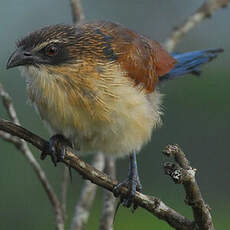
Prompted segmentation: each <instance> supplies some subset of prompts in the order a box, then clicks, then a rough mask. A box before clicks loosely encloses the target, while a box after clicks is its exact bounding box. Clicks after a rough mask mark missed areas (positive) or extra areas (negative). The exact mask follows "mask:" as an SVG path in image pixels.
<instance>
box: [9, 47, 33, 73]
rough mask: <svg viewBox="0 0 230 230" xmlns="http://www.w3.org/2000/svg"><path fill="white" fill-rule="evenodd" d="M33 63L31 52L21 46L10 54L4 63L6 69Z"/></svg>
mask: <svg viewBox="0 0 230 230" xmlns="http://www.w3.org/2000/svg"><path fill="white" fill-rule="evenodd" d="M33 63H34V57H33V55H32V54H31V52H29V51H24V50H22V49H21V48H19V49H17V50H16V51H15V52H14V53H12V55H11V56H10V58H9V60H8V62H7V65H6V69H10V68H13V67H16V66H21V65H31V64H33Z"/></svg>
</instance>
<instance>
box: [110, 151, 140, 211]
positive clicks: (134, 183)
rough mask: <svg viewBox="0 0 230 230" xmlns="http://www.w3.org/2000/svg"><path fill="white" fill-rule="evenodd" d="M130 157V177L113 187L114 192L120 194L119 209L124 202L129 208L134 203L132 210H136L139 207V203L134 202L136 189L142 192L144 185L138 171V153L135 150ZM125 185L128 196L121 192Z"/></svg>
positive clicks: (116, 195) (115, 194)
mask: <svg viewBox="0 0 230 230" xmlns="http://www.w3.org/2000/svg"><path fill="white" fill-rule="evenodd" d="M129 159H130V163H129V172H128V178H127V179H126V180H125V181H123V182H121V183H119V184H118V185H117V186H115V187H114V189H113V193H114V196H115V197H118V196H120V202H119V203H118V206H117V210H118V208H119V205H120V204H123V205H124V206H126V207H127V208H130V207H131V205H132V204H133V208H132V212H134V211H135V210H136V209H137V207H138V205H137V204H136V203H135V202H134V198H135V195H136V191H138V192H141V191H142V186H141V183H140V179H139V175H138V171H137V160H136V153H135V152H134V153H133V154H131V155H130V156H129ZM123 186H125V187H127V188H128V194H127V195H126V196H123V195H122V194H121V187H123Z"/></svg>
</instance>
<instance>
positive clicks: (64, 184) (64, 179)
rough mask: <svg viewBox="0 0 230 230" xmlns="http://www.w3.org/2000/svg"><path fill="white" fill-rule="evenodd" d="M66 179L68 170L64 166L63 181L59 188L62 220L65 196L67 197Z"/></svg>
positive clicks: (64, 214)
mask: <svg viewBox="0 0 230 230" xmlns="http://www.w3.org/2000/svg"><path fill="white" fill-rule="evenodd" d="M68 178H69V168H68V167H67V166H65V167H64V169H63V180H62V186H61V206H62V211H63V216H64V218H66V195H67V186H68Z"/></svg>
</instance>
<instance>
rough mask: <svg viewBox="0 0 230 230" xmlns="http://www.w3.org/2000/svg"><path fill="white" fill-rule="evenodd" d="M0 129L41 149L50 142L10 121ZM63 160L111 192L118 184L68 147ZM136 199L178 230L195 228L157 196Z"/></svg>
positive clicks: (123, 191) (124, 191) (123, 189)
mask: <svg viewBox="0 0 230 230" xmlns="http://www.w3.org/2000/svg"><path fill="white" fill-rule="evenodd" d="M0 130H2V131H4V132H7V133H10V134H11V135H14V136H17V137H20V138H22V139H24V140H25V141H27V142H29V143H31V144H32V145H34V146H35V147H37V148H38V149H39V150H41V151H45V149H46V146H47V144H48V142H47V141H45V140H44V139H43V138H41V137H39V136H37V135H35V134H33V133H32V132H30V131H28V130H26V129H25V128H23V127H21V126H18V125H15V124H14V123H12V122H10V121H6V120H3V119H0ZM63 162H64V163H65V164H67V165H68V166H70V167H71V168H73V169H75V170H76V171H77V172H78V173H79V174H81V175H82V176H83V178H84V179H88V180H90V181H91V182H92V183H94V184H97V185H98V186H101V187H103V188H105V189H107V190H109V191H110V192H112V191H113V189H114V187H115V186H116V185H117V181H116V180H112V179H111V178H110V177H109V176H108V175H106V174H105V173H103V172H101V171H98V170H97V169H95V168H94V167H92V166H91V165H89V164H87V163H86V162H84V161H83V160H81V159H80V158H79V157H78V156H77V155H76V154H75V153H73V152H71V150H70V149H67V151H66V155H65V158H64V161H63ZM120 193H121V195H123V196H124V197H125V196H127V194H128V189H127V188H126V187H121V189H120ZM134 201H135V203H136V204H137V205H138V206H140V207H142V208H144V209H146V210H147V211H149V212H150V213H152V214H153V215H155V216H156V217H158V218H159V219H162V220H165V221H166V222H168V224H169V225H171V226H172V227H174V228H176V229H178V230H193V229H194V223H193V222H192V221H191V220H189V219H187V218H186V217H184V216H183V215H181V214H180V213H178V212H176V211H175V210H173V209H172V208H170V207H168V206H167V205H166V204H165V203H163V202H162V201H161V200H160V199H159V198H157V197H153V196H147V195H144V194H142V193H139V192H136V196H135V198H134Z"/></svg>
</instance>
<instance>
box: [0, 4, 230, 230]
mask: <svg viewBox="0 0 230 230" xmlns="http://www.w3.org/2000/svg"><path fill="white" fill-rule="evenodd" d="M201 2H202V1H201V0H194V1H181V0H179V1H178V0H165V1H160V0H155V1H152V0H144V1H138V0H132V1H131V0H126V1H121V0H116V1H115V0H99V1H94V0H86V1H83V7H84V10H85V14H86V17H87V19H107V20H113V21H117V22H120V23H122V24H124V25H126V26H127V27H130V28H131V29H134V30H136V31H138V32H140V33H142V34H146V35H148V36H149V37H152V38H154V39H156V40H159V41H162V42H163V41H164V39H165V38H166V36H167V35H169V33H170V31H171V30H172V28H173V27H174V26H176V25H178V24H180V23H181V22H182V21H183V20H184V19H185V18H186V16H188V15H189V14H191V13H192V12H193V11H194V10H195V9H196V8H197V7H198V6H199V5H200V4H201ZM182 9H183V10H182ZM175 16H176V17H175ZM229 19H230V9H229V8H228V9H224V10H221V11H218V12H217V13H216V14H215V15H214V16H213V17H212V18H211V19H210V20H207V21H205V22H203V23H201V24H200V25H199V26H198V27H196V28H195V29H194V30H193V31H192V32H191V33H189V35H187V36H186V37H185V38H184V39H183V41H182V42H181V43H180V44H179V45H178V47H177V51H187V50H193V49H205V48H215V47H222V48H224V49H225V53H224V54H221V55H220V56H219V58H218V59H217V60H215V61H213V62H212V63H210V64H209V65H207V66H206V67H204V68H203V70H204V71H203V74H202V76H201V77H194V76H188V77H186V78H184V79H180V80H177V81H171V82H167V83H166V84H165V85H164V86H163V87H162V93H163V94H166V96H165V97H164V113H165V115H164V117H163V120H164V125H163V126H162V127H161V129H158V130H157V131H156V132H154V133H153V137H152V142H151V143H150V144H148V145H147V146H146V147H145V148H144V149H143V151H142V153H141V155H139V157H138V161H139V171H140V176H141V179H142V183H143V186H144V192H145V193H148V194H154V195H155V196H158V197H160V198H161V199H162V200H163V201H165V202H166V203H167V204H169V205H170V206H171V207H174V208H176V209H177V210H178V211H181V212H182V213H183V214H186V215H188V216H191V210H190V209H189V207H187V206H185V205H184V202H183V199H184V191H183V188H182V186H180V185H174V184H173V183H172V182H171V181H169V178H167V177H166V176H165V175H163V170H162V163H163V161H164V160H165V158H163V157H162V155H161V154H160V153H161V150H162V149H163V148H164V146H165V145H166V144H168V143H178V144H180V145H181V146H182V148H183V149H184V150H185V152H186V153H187V155H188V158H189V159H190V160H191V163H192V165H193V167H195V168H197V169H198V173H197V178H198V183H199V185H200V187H201V191H202V192H203V195H204V197H205V199H206V201H207V203H208V204H209V205H210V206H211V207H212V210H213V211H212V215H213V217H214V221H215V224H216V229H220V230H221V229H223V230H224V229H229V228H230V224H229V221H228V218H229V213H230V199H229V194H230V186H229V130H230V106H229V85H230V78H229V76H228V75H229V58H230V56H229V50H230V49H229V48H230V45H229V35H230V31H229V25H228V22H229ZM54 23H71V16H70V10H69V5H68V1H55V0H41V1H35V0H31V1H27V0H17V1H13V0H9V1H4V2H1V8H0V25H1V31H0V39H1V53H0V70H1V75H0V81H1V82H2V83H3V84H4V86H5V87H6V88H7V90H8V91H9V93H10V94H11V95H12V97H13V99H14V103H15V107H16V109H17V111H18V115H19V118H20V120H21V122H22V124H23V125H24V126H25V127H26V128H28V129H30V130H32V131H34V132H35V133H37V134H39V135H41V136H43V137H46V138H48V133H47V131H46V129H45V128H44V127H43V125H42V122H41V121H40V119H39V117H38V116H37V114H36V113H35V112H34V111H33V109H32V107H31V106H28V103H26V102H27V99H26V93H25V86H24V80H23V79H22V78H20V77H19V75H20V74H19V72H18V71H17V70H16V69H13V70H10V71H6V70H5V64H6V61H7V59H8V57H9V55H10V54H11V52H12V51H13V50H14V47H15V46H14V42H15V41H16V40H17V39H19V38H20V37H21V36H23V35H25V34H26V33H28V32H29V31H32V30H34V29H36V28H37V27H41V26H44V25H47V24H54ZM0 114H1V117H4V118H7V116H6V113H5V111H4V109H3V108H2V106H0ZM0 149H1V154H2V164H1V169H0V172H1V177H0V188H1V192H0V194H1V199H0V220H1V221H0V229H18V230H20V229H33V230H36V229H44V230H45V229H53V213H52V209H51V206H50V204H49V201H48V199H47V196H46V194H45V192H44V191H43V189H42V187H41V185H40V182H39V181H38V180H37V179H36V176H35V174H34V172H33V171H32V170H31V167H30V166H29V164H28V163H27V162H26V160H25V159H24V158H23V156H22V155H20V154H19V153H18V151H17V150H15V148H14V147H13V146H11V145H9V144H7V143H5V142H3V141H2V140H0ZM32 149H33V152H34V154H35V156H36V158H37V159H39V152H38V151H37V150H36V149H34V148H32ZM89 158H90V157H89ZM87 159H88V158H87ZM88 160H89V159H88ZM39 162H40V160H39ZM127 164H128V162H127V159H125V160H124V159H121V160H118V163H117V169H118V170H117V171H118V177H119V178H120V179H122V178H124V177H125V176H126V173H127ZM41 165H42V167H43V168H45V171H46V172H47V174H48V177H49V178H50V181H51V183H52V184H53V185H54V187H55V189H56V190H57V191H58V192H59V193H60V182H61V179H62V169H63V166H62V165H59V166H58V167H57V168H54V167H53V165H52V164H51V163H50V161H49V160H46V161H44V162H41ZM82 181H83V180H82V179H81V178H80V177H79V176H78V175H77V174H76V173H74V179H73V183H72V184H70V185H69V191H68V217H67V218H68V219H67V221H68V223H70V221H71V217H72V214H73V210H74V206H75V202H76V201H77V198H78V195H79V190H80V187H81V184H82ZM100 191H101V189H100ZM100 197H101V192H100V193H99V195H98V199H97V203H96V204H95V205H94V207H93V209H92V212H91V217H90V221H89V223H88V225H87V230H94V229H97V228H96V227H95V226H98V221H99V218H100V206H101V203H100ZM143 227H144V229H150V228H151V229H158V230H161V229H163V230H167V229H171V228H170V227H168V225H167V224H165V223H164V222H162V221H159V220H158V219H156V218H155V217H153V216H151V215H150V214H149V213H147V212H146V211H143V210H141V209H138V210H137V212H136V213H135V214H134V215H132V214H131V212H129V210H127V209H124V208H121V210H120V211H119V213H118V215H117V218H116V223H115V229H119V230H120V229H133V230H135V229H140V228H143Z"/></svg>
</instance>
